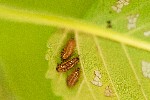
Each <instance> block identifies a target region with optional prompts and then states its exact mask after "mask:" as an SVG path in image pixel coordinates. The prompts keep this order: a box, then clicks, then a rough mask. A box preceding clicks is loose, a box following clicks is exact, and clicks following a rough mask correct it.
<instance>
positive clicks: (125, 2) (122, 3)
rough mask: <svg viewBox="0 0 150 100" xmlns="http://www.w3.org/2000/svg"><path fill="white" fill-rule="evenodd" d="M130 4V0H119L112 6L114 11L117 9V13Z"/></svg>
mask: <svg viewBox="0 0 150 100" xmlns="http://www.w3.org/2000/svg"><path fill="white" fill-rule="evenodd" d="M128 4H129V0H118V1H117V2H116V5H114V6H112V9H113V10H114V11H116V12H117V13H120V12H121V10H122V8H123V6H126V5H128Z"/></svg>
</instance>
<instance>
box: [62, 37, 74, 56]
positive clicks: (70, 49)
mask: <svg viewBox="0 0 150 100" xmlns="http://www.w3.org/2000/svg"><path fill="white" fill-rule="evenodd" d="M75 45H76V43H75V40H73V39H71V40H69V41H68V43H67V45H66V47H65V48H64V49H63V51H62V52H61V57H62V59H67V58H68V57H69V56H70V55H71V54H72V53H73V51H74V48H75Z"/></svg>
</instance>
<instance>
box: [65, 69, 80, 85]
mask: <svg viewBox="0 0 150 100" xmlns="http://www.w3.org/2000/svg"><path fill="white" fill-rule="evenodd" d="M79 75H80V68H77V69H75V70H74V71H73V72H72V73H71V74H70V76H68V78H67V85H68V86H69V87H72V86H74V85H75V84H76V82H77V81H78V78H79Z"/></svg>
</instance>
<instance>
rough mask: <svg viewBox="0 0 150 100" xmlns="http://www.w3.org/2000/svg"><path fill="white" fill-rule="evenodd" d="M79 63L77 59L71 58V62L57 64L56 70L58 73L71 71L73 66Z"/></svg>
mask: <svg viewBox="0 0 150 100" xmlns="http://www.w3.org/2000/svg"><path fill="white" fill-rule="evenodd" d="M78 62H79V58H78V57H76V58H73V59H71V60H67V61H65V62H62V63H61V64H59V65H58V66H57V68H56V70H57V71H58V72H66V71H67V70H69V69H71V68H72V67H73V66H74V65H76V64H77V63H78Z"/></svg>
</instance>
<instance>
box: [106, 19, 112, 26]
mask: <svg viewBox="0 0 150 100" xmlns="http://www.w3.org/2000/svg"><path fill="white" fill-rule="evenodd" d="M107 28H112V25H111V21H110V20H108V21H107Z"/></svg>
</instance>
